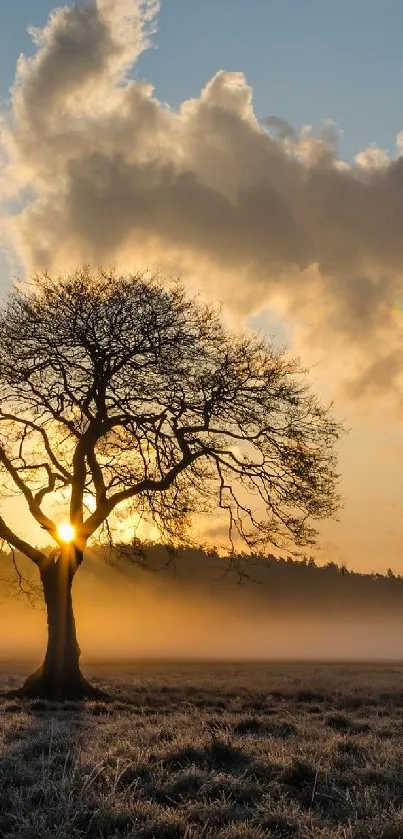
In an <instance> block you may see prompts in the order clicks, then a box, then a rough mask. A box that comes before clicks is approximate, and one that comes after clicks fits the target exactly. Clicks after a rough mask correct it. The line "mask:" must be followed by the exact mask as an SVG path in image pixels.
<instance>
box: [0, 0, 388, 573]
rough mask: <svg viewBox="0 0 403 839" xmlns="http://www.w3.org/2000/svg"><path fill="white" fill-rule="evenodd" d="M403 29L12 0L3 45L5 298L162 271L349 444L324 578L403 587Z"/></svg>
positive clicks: (0, 204)
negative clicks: (325, 413)
mask: <svg viewBox="0 0 403 839" xmlns="http://www.w3.org/2000/svg"><path fill="white" fill-rule="evenodd" d="M52 10H53V12H54V13H53V15H52V17H51V18H50V19H49V20H48V16H49V14H50V12H52ZM402 25H403V7H402V4H401V3H400V2H399V0H389V2H388V3H387V4H384V5H383V6H382V7H381V6H380V5H379V3H378V2H374V0H371V2H365V3H364V2H362V0H355V2H354V3H351V2H346V0H341V2H338V3H337V4H335V3H327V2H323V0H305V2H303V3H301V0H287V2H284V0H249V2H248V3H241V2H239V0H204V1H203V3H200V2H197V0H162V2H161V3H159V2H158V1H157V0H145V2H141V0H113V2H112V0H97V2H94V3H93V4H90V5H87V6H85V7H84V6H81V7H75V8H73V7H72V6H71V5H70V6H66V7H63V8H60V9H58V10H56V9H54V7H53V4H52V3H50V2H48V0H46V2H45V0H14V2H13V3H12V4H7V7H6V9H5V10H4V11H3V13H2V26H1V31H0V101H1V112H2V114H1V116H2V125H1V133H0V235H1V240H2V244H3V252H2V258H1V262H0V284H1V287H2V288H3V289H6V288H7V286H8V284H9V282H10V279H11V277H12V275H13V274H14V273H15V272H16V271H19V272H20V273H23V274H24V273H28V274H29V273H30V272H32V271H34V270H37V269H42V268H47V269H50V270H53V271H58V270H64V269H66V268H71V267H75V265H76V264H77V261H79V262H82V261H91V262H94V261H96V262H99V261H105V262H107V263H111V262H113V263H114V264H117V265H119V266H121V267H122V268H130V267H133V265H134V264H141V265H144V264H149V265H150V266H151V267H154V268H158V269H160V270H162V271H164V272H166V273H168V274H180V275H181V276H182V277H183V278H184V280H185V281H186V282H188V283H189V285H190V286H191V287H192V288H193V287H194V286H195V285H196V286H198V287H201V288H202V290H203V293H204V294H205V295H206V296H207V297H210V298H215V299H216V298H217V297H219V299H220V300H221V301H223V302H224V305H225V306H226V310H227V311H228V315H229V317H231V318H233V320H234V322H235V323H237V324H243V323H247V324H252V325H254V326H257V327H258V328H260V329H262V330H263V331H265V332H266V333H267V334H272V333H273V332H275V333H276V335H277V340H279V341H282V340H287V341H288V343H289V345H290V348H291V350H293V351H294V352H296V353H297V354H299V355H300V356H301V357H302V359H303V361H304V363H305V364H307V365H309V366H311V368H312V369H311V380H312V381H313V383H314V385H315V387H316V389H317V390H318V392H319V393H320V395H321V396H322V397H323V399H333V400H334V402H335V412H336V415H337V416H338V417H339V418H344V419H345V420H346V422H347V424H348V425H349V427H350V429H351V431H350V434H349V435H348V437H347V438H346V439H345V440H344V441H343V442H342V443H341V445H340V468H341V472H342V475H343V482H342V492H343V495H344V497H345V505H344V509H343V510H342V512H341V514H340V521H339V522H333V523H329V524H326V525H325V526H324V527H323V530H322V544H323V557H324V559H325V560H327V559H336V561H338V562H340V563H345V564H347V565H348V566H349V567H352V568H358V569H361V570H372V569H373V568H380V569H385V570H386V568H388V567H392V568H394V569H395V570H396V571H397V572H398V573H403V551H402V548H403V530H402V524H401V509H402V499H403V477H402V472H403V470H402V466H403V430H402V429H403V423H402V407H403V402H402V395H403V394H402V387H403V378H402V363H403V349H402V341H401V339H402V329H403V275H402V267H401V266H402V259H403V240H402V236H401V229H402V224H403V158H402V157H401V156H400V155H401V154H402V150H403V134H402V135H400V136H399V132H400V131H402V130H403V108H402V107H401V90H402V81H403V58H402V56H401V44H400V32H401V29H402ZM28 27H37V29H36V33H35V34H34V35H32V34H31V35H29V34H28V32H27V28H28ZM41 27H42V29H41ZM21 55H24V56H25V58H19V56H21ZM13 85H14V87H12V86H13ZM10 515H11V517H14V518H15V519H17V518H20V514H19V512H18V511H17V510H16V509H15V508H14V509H13V510H10Z"/></svg>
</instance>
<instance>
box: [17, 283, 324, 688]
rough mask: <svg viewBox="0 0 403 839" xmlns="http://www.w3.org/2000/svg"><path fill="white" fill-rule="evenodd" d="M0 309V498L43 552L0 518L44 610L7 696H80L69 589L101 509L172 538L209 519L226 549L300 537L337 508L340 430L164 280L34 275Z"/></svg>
mask: <svg viewBox="0 0 403 839" xmlns="http://www.w3.org/2000/svg"><path fill="white" fill-rule="evenodd" d="M0 317H1V324H0V387H1V390H0V480H1V486H0V492H1V493H2V494H3V496H4V495H5V494H6V493H9V492H10V491H11V492H15V493H17V494H18V495H20V496H22V498H23V499H25V502H26V505H27V508H28V511H29V513H30V515H31V517H32V518H33V520H34V521H35V522H36V523H37V524H39V525H40V527H41V528H43V529H44V530H45V531H46V534H47V537H48V538H49V542H50V543H52V544H53V546H54V547H53V549H46V550H45V549H40V548H38V547H35V546H34V541H35V540H34V538H32V539H31V540H29V541H27V540H26V539H24V538H22V537H21V536H20V535H18V534H17V533H15V532H14V531H13V530H12V529H11V528H10V527H9V526H8V525H7V523H6V521H5V520H4V519H3V518H2V517H0V538H1V539H3V540H4V541H5V542H7V543H8V544H9V545H10V546H11V548H12V549H13V550H16V551H20V552H22V553H23V554H25V555H26V556H27V557H29V559H31V560H32V562H33V563H34V564H35V565H36V566H37V568H38V570H39V574H40V579H41V583H42V587H43V592H44V597H45V601H46V608H47V620H48V630H49V632H48V646H47V651H46V656H45V660H44V663H43V665H42V667H41V668H40V669H39V670H38V671H37V672H36V673H34V674H33V675H32V676H31V677H30V678H29V679H28V680H27V682H26V683H25V685H24V687H23V688H22V691H23V692H25V693H27V694H29V695H40V696H52V697H57V698H65V697H72V696H83V695H86V694H87V695H88V693H90V692H91V687H90V685H89V684H88V683H87V682H86V681H85V679H84V678H83V676H82V674H81V672H80V667H79V655H80V650H79V647H78V644H77V639H76V629H75V622H74V614H73V606H72V596H71V588H72V582H73V579H74V576H75V574H76V572H77V569H78V568H79V567H80V566H81V564H82V562H83V556H84V550H85V548H86V546H87V544H88V540H89V539H90V538H91V537H93V535H94V534H96V533H97V531H99V528H101V527H102V526H103V525H104V524H105V522H108V520H109V518H110V517H111V516H112V518H113V514H114V511H115V510H116V509H117V508H118V507H119V508H120V509H123V511H124V512H126V513H127V514H129V513H130V511H132V510H135V511H136V512H137V514H138V515H139V516H140V517H141V518H143V519H145V520H149V521H152V522H153V523H154V524H156V525H157V526H158V528H159V530H160V532H161V534H162V536H163V537H164V538H165V539H168V538H169V539H170V540H171V541H172V542H174V543H175V542H176V543H181V542H182V543H183V542H184V541H185V540H186V533H187V527H188V525H189V522H191V520H192V515H193V514H194V513H200V511H202V512H204V513H206V512H210V513H212V514H217V515H223V514H224V513H225V515H226V516H227V521H228V538H229V541H230V543H231V545H232V549H233V550H234V551H235V550H236V549H237V547H239V544H240V543H241V542H242V543H244V545H245V543H246V545H247V546H248V548H249V549H254V550H257V549H263V548H264V547H265V546H269V545H271V546H273V545H277V546H280V547H285V546H286V545H287V544H290V543H293V544H295V543H297V544H299V545H304V544H311V543H313V542H314V540H315V535H316V532H315V529H314V528H313V526H312V521H314V520H315V519H320V518H323V517H327V516H330V515H332V514H333V513H334V512H335V510H336V509H337V506H338V502H339V499H338V494H337V479H338V476H337V473H336V467H335V455H334V443H335V441H336V439H337V437H338V435H339V433H340V431H341V428H340V426H339V425H338V424H337V423H336V422H334V421H333V420H332V419H331V418H330V416H329V413H328V409H327V408H324V407H322V406H321V405H320V404H319V403H318V401H317V400H316V398H315V397H314V396H313V395H312V394H311V393H310V391H309V389H308V386H307V383H306V380H305V375H304V372H303V371H302V370H301V369H300V367H299V365H298V363H297V362H296V361H294V360H292V359H289V358H288V357H287V356H286V355H285V354H284V353H283V352H279V351H278V350H276V349H275V348H274V347H273V346H270V345H267V344H266V343H265V342H264V341H263V340H262V339H261V338H260V337H257V336H254V335H251V334H249V333H247V334H243V335H237V334H231V333H230V332H229V331H228V330H227V329H226V328H225V327H224V325H223V323H222V319H221V317H220V313H219V312H218V311H217V309H216V308H214V307H210V306H207V305H204V304H202V303H201V302H200V301H199V300H198V299H191V298H190V297H189V296H188V295H187V294H186V293H185V291H184V289H183V287H182V286H181V285H179V284H174V285H166V284H164V283H163V282H162V281H160V280H159V279H158V278H151V279H150V278H147V276H146V275H142V274H137V275H134V276H118V275H117V274H115V273H114V272H108V273H107V272H104V271H103V270H101V269H99V270H92V269H90V268H85V269H83V270H80V271H77V272H76V273H75V274H73V275H71V276H63V277H55V278H53V277H50V276H48V275H40V276H37V277H36V278H34V279H33V280H32V282H30V283H28V284H17V285H16V286H15V287H14V289H13V290H12V292H11V293H10V295H9V297H8V300H7V302H6V303H5V305H4V307H3V310H2V312H1V313H0ZM66 495H67V496H68V503H69V514H68V520H67V530H66V528H65V529H64V530H63V529H60V527H58V526H57V522H58V515H57V505H58V504H59V505H60V504H62V501H63V498H65V497H66ZM91 499H92V505H91V507H90V509H89V510H88V507H87V502H88V501H89V500H91ZM55 510H56V512H55ZM52 511H53V516H52ZM69 528H70V532H69ZM36 541H38V540H36Z"/></svg>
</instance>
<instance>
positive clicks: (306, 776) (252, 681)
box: [0, 664, 403, 839]
mask: <svg viewBox="0 0 403 839" xmlns="http://www.w3.org/2000/svg"><path fill="white" fill-rule="evenodd" d="M97 681H98V683H99V684H101V685H102V686H104V687H105V686H106V687H108V689H109V690H110V691H111V693H112V694H113V697H114V698H113V700H112V701H111V702H108V703H106V702H98V703H94V702H89V703H85V704H83V705H81V704H79V703H78V704H77V703H66V704H65V705H64V706H58V705H56V704H52V703H47V702H44V701H36V702H34V701H31V702H17V701H11V700H7V699H4V698H3V699H2V700H0V723H1V728H0V737H1V761H0V836H2V837H13V839H39V837H40V839H50V838H51V837H52V839H79V837H94V839H95V838H97V839H98V837H99V839H103V838H105V839H106V837H114V839H124V837H127V839H129V837H133V839H134V837H136V839H209V837H211V839H212V838H213V837H218V838H219V839H252V838H253V839H262V837H280V839H284V837H296V838H297V837H301V839H308V838H309V839H314V837H315V839H320V838H321V837H329V839H330V837H331V838H332V839H371V837H373V839H375V837H377V839H381V837H382V839H398V837H403V774H402V765H403V739H402V734H403V670H401V669H400V668H370V667H361V668H348V667H323V668H321V667H314V666H309V667H308V666H306V667H303V666H299V667H298V666H295V667H291V666H280V665H278V666H268V665H239V666H236V665H225V666H222V667H220V666H219V665H217V664H215V665H212V666H207V665H205V666H202V665H199V666H196V665H194V666H191V665H189V666H177V667H173V666H166V667H162V666H161V667H157V666H154V667H145V666H142V667H138V668H132V669H131V671H130V672H127V673H123V672H122V671H119V670H118V669H115V670H113V669H111V670H110V671H109V672H107V671H105V672H104V673H100V672H99V671H98V679H97ZM0 682H1V685H0V687H2V688H3V689H4V688H5V687H10V686H12V685H13V684H14V683H15V682H16V678H13V677H11V676H8V677H7V675H6V674H3V677H2V679H0Z"/></svg>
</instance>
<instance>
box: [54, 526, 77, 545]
mask: <svg viewBox="0 0 403 839" xmlns="http://www.w3.org/2000/svg"><path fill="white" fill-rule="evenodd" d="M57 535H58V537H59V539H61V540H62V542H72V541H73V540H74V537H75V535H76V532H75V530H74V527H73V526H72V525H71V524H68V523H65V524H59V527H58V528H57Z"/></svg>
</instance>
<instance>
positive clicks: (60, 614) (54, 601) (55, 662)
mask: <svg viewBox="0 0 403 839" xmlns="http://www.w3.org/2000/svg"><path fill="white" fill-rule="evenodd" d="M76 569H77V555H76V551H75V549H74V547H73V546H72V545H66V548H65V549H64V550H63V551H62V552H61V553H60V555H59V557H58V559H57V561H55V562H52V563H50V564H49V565H48V566H47V567H46V568H45V569H44V570H42V571H41V581H42V585H43V592H44V596H45V603H46V611H47V623H48V646H47V650H46V655H45V660H44V662H43V664H42V666H41V667H40V668H39V670H37V671H36V672H35V673H33V674H32V676H29V678H28V679H27V681H26V682H25V684H24V685H23V687H22V688H21V690H20V691H18V693H19V695H21V696H31V697H43V698H46V699H57V700H64V699H82V698H84V697H85V696H94V697H95V696H97V695H101V692H100V691H97V690H96V689H95V688H93V687H92V686H91V685H90V684H89V683H88V682H87V681H86V679H84V677H83V675H82V673H81V671H80V665H79V659H80V648H79V646H78V643H77V637H76V624H75V620H74V612H73V602H72V596H71V588H72V583H73V579H74V575H75V573H76Z"/></svg>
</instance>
